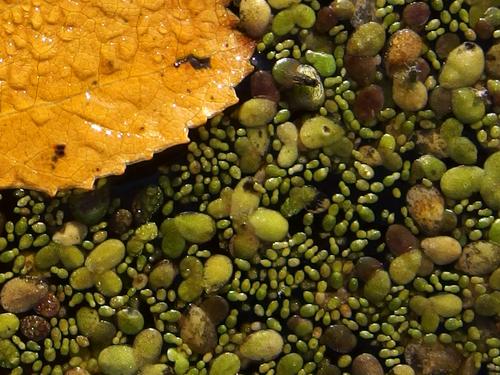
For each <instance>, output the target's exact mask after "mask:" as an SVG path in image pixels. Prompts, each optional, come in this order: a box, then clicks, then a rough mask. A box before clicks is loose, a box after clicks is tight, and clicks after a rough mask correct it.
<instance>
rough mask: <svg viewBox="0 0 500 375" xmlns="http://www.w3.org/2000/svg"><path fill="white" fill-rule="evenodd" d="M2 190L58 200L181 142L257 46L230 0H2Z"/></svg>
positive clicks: (217, 106)
mask: <svg viewBox="0 0 500 375" xmlns="http://www.w3.org/2000/svg"><path fill="white" fill-rule="evenodd" d="M0 4H1V9H2V11H1V13H0V14H1V26H0V41H1V43H0V90H1V91H0V187H2V188H5V187H25V188H33V189H38V190H42V191H45V192H47V193H49V194H55V193H56V191H57V190H59V189H65V188H73V187H80V188H87V189H89V188H91V187H92V186H93V182H94V179H95V178H96V177H100V176H105V175H109V174H119V173H122V172H123V171H124V169H125V165H126V164H127V163H133V162H137V161H140V160H145V159H150V158H151V157H152V156H153V153H155V152H158V151H161V150H163V149H165V148H167V147H170V146H173V145H175V144H179V143H184V142H187V141H188V137H187V130H188V128H189V127H193V126H196V125H200V124H203V123H204V122H205V121H206V119H207V117H210V116H213V115H214V114H215V113H217V112H220V111H221V110H223V109H224V108H226V107H227V106H229V105H231V104H234V103H236V102H237V97H236V95H235V93H234V90H233V86H234V85H236V84H237V83H238V82H240V81H241V80H242V79H243V77H244V76H245V75H247V74H248V73H249V72H250V71H251V65H250V64H249V58H250V56H251V54H252V52H253V47H254V44H253V42H252V41H251V40H249V39H247V38H246V37H244V36H243V35H241V34H240V33H238V32H237V31H235V30H234V25H235V23H236V21H237V19H236V17H235V16H234V15H233V14H232V13H231V12H230V11H229V10H227V9H226V8H225V6H226V5H227V1H226V0H132V1H130V0H106V1H103V0H34V1H23V2H21V1H11V0H0Z"/></svg>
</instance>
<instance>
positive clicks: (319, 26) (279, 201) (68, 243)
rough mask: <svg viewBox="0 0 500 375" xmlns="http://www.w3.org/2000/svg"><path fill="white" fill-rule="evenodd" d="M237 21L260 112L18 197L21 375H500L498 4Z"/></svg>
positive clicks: (339, 3) (382, 6)
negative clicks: (99, 175)
mask: <svg viewBox="0 0 500 375" xmlns="http://www.w3.org/2000/svg"><path fill="white" fill-rule="evenodd" d="M232 6H233V7H232V9H233V10H234V11H236V12H238V13H239V16H240V24H239V28H240V30H243V31H245V32H246V33H248V34H250V35H252V36H253V37H254V38H255V39H256V52H255V55H254V58H253V59H252V64H253V65H254V66H255V71H254V72H253V73H252V74H251V75H250V77H249V78H248V80H246V81H245V83H243V85H242V86H240V87H239V88H238V90H237V93H238V95H239V96H240V103H239V104H236V105H235V106H233V107H231V108H228V109H227V110H226V111H224V112H223V113H220V114H217V115H215V116H214V117H213V118H212V119H210V120H209V121H208V122H207V124H206V125H205V126H202V127H200V128H197V129H191V130H190V131H189V137H190V139H191V141H190V142H189V143H188V144H187V145H180V146H177V147H176V148H174V149H172V150H167V151H165V152H164V153H160V154H157V155H156V156H155V158H154V160H153V161H150V162H144V163H141V164H140V165H137V166H128V168H127V172H126V174H125V176H124V177H110V178H107V179H100V180H98V181H96V186H95V189H94V190H92V191H88V192H83V191H79V190H74V191H64V192H59V193H58V195H57V196H56V197H53V198H49V197H47V196H45V195H43V194H40V193H38V192H35V191H31V190H28V189H11V190H5V191H2V192H1V194H0V200H1V203H2V204H1V209H0V305H1V308H0V373H4V372H5V373H7V372H12V374H14V375H17V374H24V373H27V374H28V373H29V374H41V375H82V374H83V375H89V374H136V373H137V374H143V375H157V374H189V375H197V374H198V375H206V374H209V375H218V374H220V375H226V374H228V375H231V374H234V375H235V374H237V373H242V374H252V375H253V374H267V375H271V374H277V375H288V374H292V375H307V374H318V375H332V374H334V375H340V374H345V375H349V374H351V375H357V374H367V375H379V374H383V373H386V374H392V375H415V374H437V373H440V374H444V373H454V374H460V375H474V374H477V373H480V374H482V373H491V374H498V373H500V352H499V350H498V349H499V348H500V342H499V341H498V339H497V338H496V337H497V336H498V327H496V326H495V321H496V319H497V317H498V314H499V311H500V281H499V280H500V273H499V267H500V258H498V254H500V249H499V246H500V221H499V220H500V219H499V218H498V209H499V208H500V193H499V192H500V172H499V171H500V168H499V167H498V166H499V165H500V151H499V149H500V148H499V147H500V125H499V117H498V109H499V108H500V82H499V81H498V79H499V75H498V73H499V69H498V61H500V59H499V56H498V51H499V50H498V48H497V47H498V44H495V41H494V39H495V38H497V37H498V35H497V34H498V30H496V28H498V26H499V25H500V23H499V22H498V14H499V13H498V9H497V4H494V2H491V1H472V0H471V1H469V0H467V1H464V2H462V1H453V2H446V1H434V0H433V1H430V2H424V1H411V2H409V1H407V2H404V1H399V0H389V1H383V0H379V1H352V0H335V1H333V2H330V3H324V2H317V1H303V2H301V1H298V0H242V1H239V2H238V1H235V2H233V4H232ZM200 15H201V16H202V15H203V12H202V13H200ZM201 26H202V25H201ZM247 83H248V87H247ZM247 88H249V89H248V90H247Z"/></svg>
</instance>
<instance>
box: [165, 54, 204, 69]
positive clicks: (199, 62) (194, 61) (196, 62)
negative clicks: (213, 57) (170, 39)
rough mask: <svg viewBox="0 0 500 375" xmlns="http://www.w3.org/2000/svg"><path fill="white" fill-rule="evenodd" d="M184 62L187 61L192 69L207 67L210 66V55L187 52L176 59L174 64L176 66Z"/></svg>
mask: <svg viewBox="0 0 500 375" xmlns="http://www.w3.org/2000/svg"><path fill="white" fill-rule="evenodd" d="M184 63H189V64H191V66H192V67H193V68H194V69H197V70H198V69H208V68H210V57H197V56H195V55H193V54H189V55H187V56H186V57H182V58H180V59H177V60H176V62H175V63H174V66H175V67H176V68H178V67H179V66H181V65H182V64H184Z"/></svg>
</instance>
